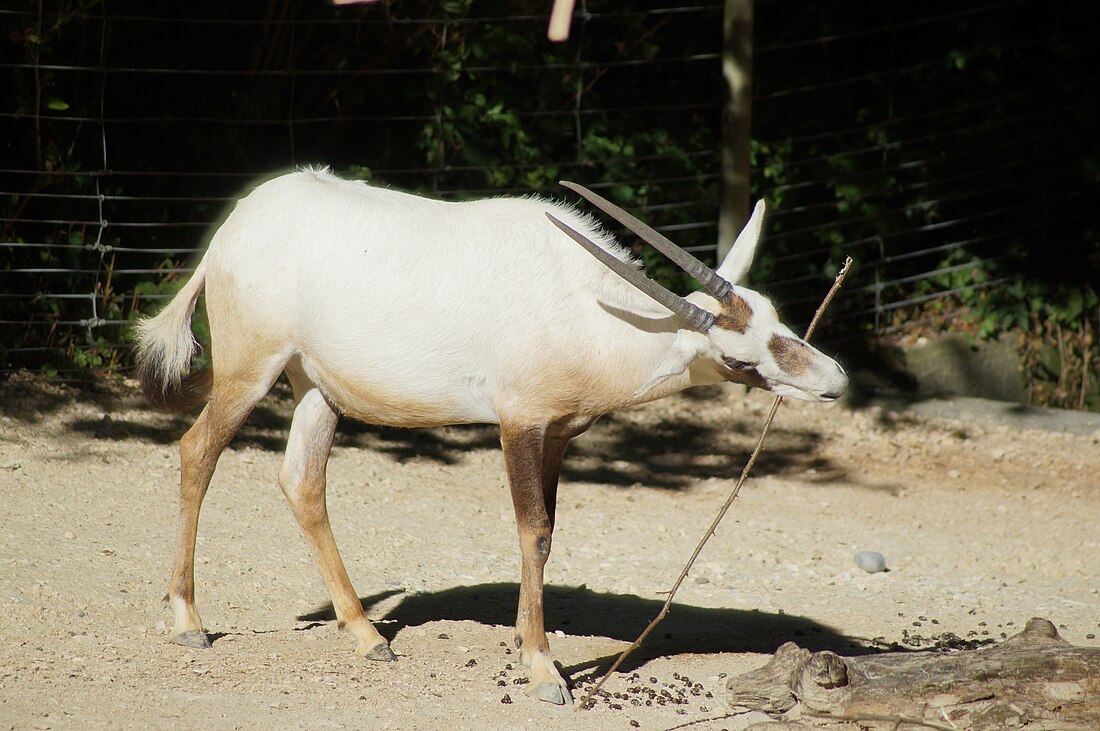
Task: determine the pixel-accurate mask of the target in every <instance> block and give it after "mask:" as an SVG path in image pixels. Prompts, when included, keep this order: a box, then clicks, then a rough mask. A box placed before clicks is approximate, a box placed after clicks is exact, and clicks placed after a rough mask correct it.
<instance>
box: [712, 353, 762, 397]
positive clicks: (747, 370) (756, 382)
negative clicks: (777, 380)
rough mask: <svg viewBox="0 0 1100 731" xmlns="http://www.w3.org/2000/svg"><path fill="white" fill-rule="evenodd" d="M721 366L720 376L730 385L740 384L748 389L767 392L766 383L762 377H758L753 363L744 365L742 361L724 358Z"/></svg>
mask: <svg viewBox="0 0 1100 731" xmlns="http://www.w3.org/2000/svg"><path fill="white" fill-rule="evenodd" d="M723 365H725V368H724V369H723V373H722V376H723V377H724V378H725V379H726V380H727V381H731V382H732V383H740V384H743V385H745V386H749V387H750V388H762V389H764V390H765V391H767V390H768V383H767V381H765V380H764V377H763V376H761V375H760V372H759V371H757V370H756V365H755V364H754V363H745V362H744V361H740V360H735V359H733V358H726V359H725V361H724V363H723Z"/></svg>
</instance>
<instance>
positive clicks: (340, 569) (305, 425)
mask: <svg viewBox="0 0 1100 731" xmlns="http://www.w3.org/2000/svg"><path fill="white" fill-rule="evenodd" d="M291 380H292V383H294V380H295V379H293V378H292V379H291ZM294 385H295V386H296V389H295V391H296V393H295V396H297V397H298V406H297V407H296V408H295V409H294V420H293V421H292V422H291V425H290V439H289V440H288V441H287V445H286V457H285V459H284V460H283V466H282V469H281V470H280V472H279V485H280V486H281V487H282V489H283V494H284V495H285V496H286V499H287V502H289V503H290V509H291V511H292V512H293V513H294V517H295V518H296V519H297V521H298V525H299V526H300V527H301V529H302V534H303V535H304V536H305V538H306V541H307V542H308V543H309V548H310V551H311V552H312V553H313V557H314V559H315V560H316V561H317V568H318V569H319V570H320V572H321V578H322V579H323V580H324V582H325V586H326V587H328V592H329V596H330V597H332V606H333V609H335V611H336V621H337V623H338V624H339V626H340V627H341V628H342V629H346V630H347V631H348V632H350V633H351V634H352V636H353V637H355V639H356V648H355V652H356V654H358V655H362V656H364V657H368V658H370V659H371V660H385V661H392V660H396V659H397V658H396V657H395V656H394V654H393V652H392V651H391V650H390V646H389V643H387V642H386V640H385V638H383V637H382V635H380V634H378V630H376V629H375V628H374V625H373V624H371V622H370V620H369V619H367V615H366V614H365V613H364V612H363V605H362V604H361V603H360V601H359V595H358V594H356V593H355V589H354V587H352V584H351V580H350V579H349V578H348V572H347V569H346V568H345V567H344V561H343V559H341V558H340V550H339V549H338V548H337V546H336V539H335V538H334V537H333V535H332V526H331V524H330V523H329V518H328V506H327V504H326V501H325V485H326V477H325V471H326V468H327V466H328V458H329V453H330V451H331V449H332V439H333V436H334V435H335V433H336V422H337V420H338V416H337V414H336V412H335V411H334V410H333V408H332V406H330V405H329V403H328V402H327V401H326V400H325V398H324V396H322V395H321V392H320V391H318V390H317V389H311V390H309V391H307V392H306V393H304V394H302V395H299V394H298V393H297V390H298V388H297V387H298V384H297V383H294Z"/></svg>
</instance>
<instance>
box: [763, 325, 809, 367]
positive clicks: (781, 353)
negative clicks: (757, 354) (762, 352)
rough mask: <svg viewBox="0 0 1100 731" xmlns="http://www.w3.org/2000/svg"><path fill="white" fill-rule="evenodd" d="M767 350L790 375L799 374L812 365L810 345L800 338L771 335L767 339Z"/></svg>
mask: <svg viewBox="0 0 1100 731" xmlns="http://www.w3.org/2000/svg"><path fill="white" fill-rule="evenodd" d="M768 350H769V351H771V354H772V357H773V358H775V362H776V363H777V364H778V365H779V367H780V368H782V369H783V371H784V372H785V373H787V374H789V375H792V376H800V375H802V374H803V373H805V372H806V371H807V370H809V369H810V366H811V365H813V362H814V355H813V351H811V350H810V347H809V346H808V345H806V344H805V343H803V342H802V341H800V340H795V339H794V338H787V337H783V336H782V335H772V337H771V340H769V341H768Z"/></svg>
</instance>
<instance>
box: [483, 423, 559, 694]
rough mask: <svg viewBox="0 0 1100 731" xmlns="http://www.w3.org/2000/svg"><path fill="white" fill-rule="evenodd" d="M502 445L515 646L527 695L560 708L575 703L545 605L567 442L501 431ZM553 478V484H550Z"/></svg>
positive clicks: (535, 432)
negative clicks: (510, 526)
mask: <svg viewBox="0 0 1100 731" xmlns="http://www.w3.org/2000/svg"><path fill="white" fill-rule="evenodd" d="M500 441H501V446H502V447H503V449H504V463H505V466H506V467H507V470H508V482H509V484H510V486H511V489H512V505H513V507H514V508H515V511H516V527H517V529H518V530H519V547H520V553H521V568H520V588H519V611H518V613H517V617H516V645H517V646H518V647H519V649H520V659H521V660H522V661H523V664H524V665H527V666H528V667H530V668H531V684H530V687H529V689H528V691H527V694H528V695H532V696H534V697H536V698H538V699H539V700H543V701H547V702H549V703H556V704H558V705H563V704H565V703H572V702H573V696H572V694H571V693H570V692H569V685H568V684H567V683H566V682H565V680H564V679H563V678H562V676H561V673H559V672H558V669H557V667H556V666H555V665H554V659H553V657H552V656H551V655H550V643H549V641H548V640H547V639H546V627H545V624H544V620H543V599H542V585H543V569H544V567H545V566H546V560H547V558H549V556H550V543H551V540H552V535H553V531H554V518H553V513H554V511H553V501H554V498H555V493H556V489H557V483H558V472H559V470H560V466H561V458H562V455H563V454H564V452H565V443H566V442H567V441H568V440H558V439H555V440H548V439H547V437H546V431H545V429H532V428H520V429H513V428H509V427H508V426H505V425H502V426H501V433H500ZM550 475H552V478H553V479H552V481H551V480H549V479H548V477H549V476H550ZM551 483H552V484H551Z"/></svg>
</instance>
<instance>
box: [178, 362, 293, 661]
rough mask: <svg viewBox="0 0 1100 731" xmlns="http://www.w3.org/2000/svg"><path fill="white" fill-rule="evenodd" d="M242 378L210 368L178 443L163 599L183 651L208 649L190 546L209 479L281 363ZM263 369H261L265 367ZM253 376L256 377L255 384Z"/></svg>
mask: <svg viewBox="0 0 1100 731" xmlns="http://www.w3.org/2000/svg"><path fill="white" fill-rule="evenodd" d="M249 366H251V368H250V369H248V370H247V371H243V370H242V371H238V372H248V373H249V375H248V377H246V378H240V377H234V376H225V375H223V373H224V371H219V370H217V369H216V368H215V371H214V383H213V388H212V391H211V396H210V400H209V401H208V402H207V404H206V407H205V408H204V409H203V410H202V413H201V414H200V415H199V418H198V419H197V420H196V421H195V424H194V425H193V426H192V427H191V428H190V429H189V430H188V431H187V433H186V434H184V435H183V438H182V439H180V512H179V527H178V538H177V544H176V557H175V562H174V567H173V569H172V579H171V582H170V583H169V586H168V596H167V597H166V599H167V602H168V606H169V608H170V609H171V611H172V617H173V624H172V635H171V638H170V641H171V642H174V643H176V644H179V645H185V646H187V647H197V648H206V647H210V640H209V639H208V638H207V636H206V633H205V632H204V631H203V625H202V619H201V618H200V617H199V612H198V609H197V608H196V606H195V540H196V537H197V535H198V529H199V510H200V509H201V507H202V501H203V498H204V497H205V496H206V490H207V488H208V487H209V486H210V478H211V477H212V476H213V474H214V468H215V467H216V466H217V464H218V458H219V457H220V456H221V453H222V452H223V451H224V450H225V448H226V447H227V446H229V443H230V442H231V441H232V440H233V436H234V435H235V434H236V433H237V431H238V430H239V429H240V428H241V425H242V424H243V423H244V421H245V419H247V418H248V415H249V413H251V412H252V408H253V407H254V406H255V405H256V403H257V402H258V401H259V400H260V399H261V398H263V396H264V394H266V393H267V391H268V389H270V388H271V384H272V383H274V381H275V377H276V376H277V375H278V372H279V370H281V368H282V363H281V362H276V361H275V360H273V361H272V362H269V363H267V364H264V363H256V362H252V363H250V364H249ZM265 366H266V367H265ZM255 373H260V374H266V377H264V376H263V375H261V378H260V379H259V380H257V379H256V378H255V375H254V374H255Z"/></svg>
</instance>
